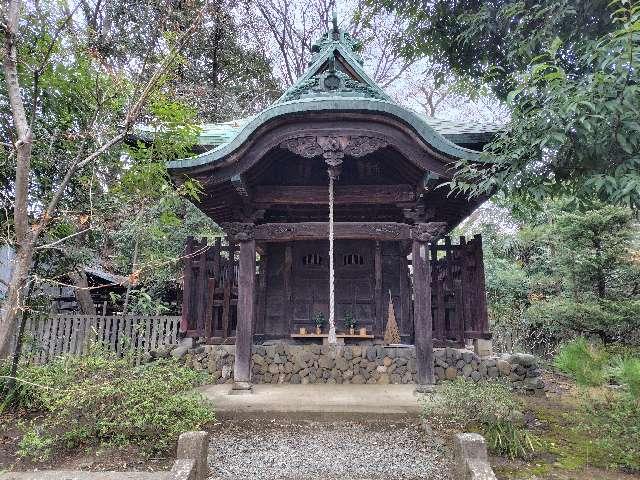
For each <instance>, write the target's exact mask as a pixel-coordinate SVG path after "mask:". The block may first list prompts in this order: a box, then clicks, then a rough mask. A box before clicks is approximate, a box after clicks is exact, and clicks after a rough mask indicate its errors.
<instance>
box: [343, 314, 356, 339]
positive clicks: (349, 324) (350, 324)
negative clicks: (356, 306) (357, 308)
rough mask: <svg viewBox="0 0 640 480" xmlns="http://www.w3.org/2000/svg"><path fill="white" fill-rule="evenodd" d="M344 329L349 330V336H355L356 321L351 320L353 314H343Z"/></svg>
mask: <svg viewBox="0 0 640 480" xmlns="http://www.w3.org/2000/svg"><path fill="white" fill-rule="evenodd" d="M344 328H346V329H347V330H349V335H355V332H356V319H355V318H353V313H351V312H345V313H344Z"/></svg>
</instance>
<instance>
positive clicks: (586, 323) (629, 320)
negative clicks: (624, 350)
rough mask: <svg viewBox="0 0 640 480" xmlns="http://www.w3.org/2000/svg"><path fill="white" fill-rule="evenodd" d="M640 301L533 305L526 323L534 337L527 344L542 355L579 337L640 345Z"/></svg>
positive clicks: (569, 300) (557, 301)
mask: <svg viewBox="0 0 640 480" xmlns="http://www.w3.org/2000/svg"><path fill="white" fill-rule="evenodd" d="M638 315H640V300H633V299H632V300H601V299H597V298H592V299H582V300H581V301H579V302H576V301H575V300H573V299H572V298H563V297H559V298H551V299H549V300H544V301H538V302H535V303H533V304H532V305H531V306H530V307H529V308H528V309H527V310H526V312H525V314H524V317H523V319H522V320H523V324H524V328H525V329H526V331H528V332H531V336H530V337H529V339H528V340H527V342H526V345H527V346H528V347H529V348H530V349H532V350H535V351H539V352H541V353H552V352H553V351H554V349H555V347H556V345H558V344H559V343H560V342H562V341H564V340H566V339H568V338H574V337H576V336H579V335H587V336H589V337H592V338H593V337H595V338H598V339H600V340H601V341H604V342H607V343H609V342H624V343H629V344H638V342H640V337H639V331H638V327H639V326H640V317H639V316H638Z"/></svg>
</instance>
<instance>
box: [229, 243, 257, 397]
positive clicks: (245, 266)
mask: <svg viewBox="0 0 640 480" xmlns="http://www.w3.org/2000/svg"><path fill="white" fill-rule="evenodd" d="M239 263H240V265H239V274H238V325H237V326H236V361H235V365H234V368H233V390H235V391H250V390H251V344H252V343H253V341H252V340H253V316H254V303H255V302H254V290H255V289H254V287H255V282H256V241H255V240H253V239H251V240H246V241H242V242H240V262H239Z"/></svg>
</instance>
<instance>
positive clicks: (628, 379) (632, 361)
mask: <svg viewBox="0 0 640 480" xmlns="http://www.w3.org/2000/svg"><path fill="white" fill-rule="evenodd" d="M611 373H612V376H613V377H614V378H615V379H616V380H617V381H618V383H620V384H621V385H626V386H627V388H628V390H629V395H630V396H631V398H632V399H635V400H636V401H637V400H639V399H640V358H634V357H618V358H616V360H615V361H614V364H613V367H612V369H611Z"/></svg>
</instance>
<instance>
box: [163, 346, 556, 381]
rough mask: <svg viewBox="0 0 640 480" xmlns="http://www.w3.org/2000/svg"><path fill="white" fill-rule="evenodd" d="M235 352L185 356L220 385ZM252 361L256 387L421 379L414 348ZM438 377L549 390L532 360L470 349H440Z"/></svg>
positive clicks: (286, 353) (302, 353)
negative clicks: (498, 380) (498, 381)
mask: <svg viewBox="0 0 640 480" xmlns="http://www.w3.org/2000/svg"><path fill="white" fill-rule="evenodd" d="M178 348H180V347H178ZM174 352H175V351H174ZM174 352H172V353H174ZM234 352H235V346H234V345H206V346H200V347H195V348H192V349H190V350H188V351H186V349H185V351H183V352H181V355H180V357H182V358H183V359H184V361H185V363H186V364H187V365H188V366H191V367H193V368H195V369H196V370H201V371H202V370H207V371H208V372H209V373H210V374H211V376H212V379H213V381H214V382H215V383H231V382H232V381H233V364H234V360H235V358H234ZM182 355H184V356H182ZM174 356H176V355H174ZM251 360H252V381H253V383H301V384H307V383H356V384H363V383H369V384H373V383H377V384H390V383H393V384H398V383H414V382H415V376H416V359H415V349H414V347H413V346H406V347H384V346H380V345H371V346H349V345H345V346H337V347H330V346H320V345H286V344H277V345H268V346H265V345H254V346H253V355H252V358H251ZM434 374H435V377H436V381H437V382H440V381H443V380H451V379H454V378H456V377H465V378H468V379H471V380H473V381H476V382H477V381H479V380H480V379H483V378H504V379H506V380H508V381H509V382H510V383H511V385H512V386H513V387H514V388H515V389H517V390H523V391H526V392H528V393H542V392H543V390H544V384H543V382H542V379H541V378H540V374H541V372H540V370H539V368H538V365H537V361H536V358H535V357H534V356H533V355H526V354H515V355H502V356H489V357H478V356H477V355H476V354H475V353H474V352H472V351H469V350H464V349H455V348H437V349H435V350H434Z"/></svg>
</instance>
